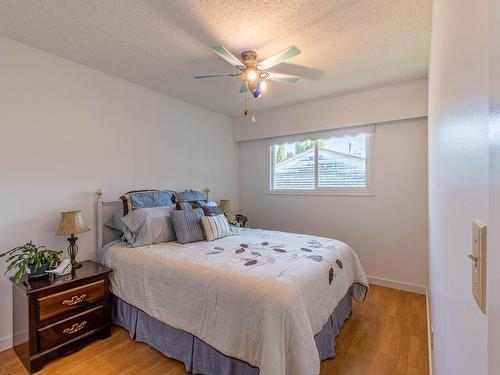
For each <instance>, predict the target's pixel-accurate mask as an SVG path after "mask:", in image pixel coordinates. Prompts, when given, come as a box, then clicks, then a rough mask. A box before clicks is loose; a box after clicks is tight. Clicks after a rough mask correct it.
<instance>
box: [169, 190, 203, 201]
mask: <svg viewBox="0 0 500 375" xmlns="http://www.w3.org/2000/svg"><path fill="white" fill-rule="evenodd" d="M175 197H176V198H177V200H179V201H205V202H206V200H207V197H206V196H205V194H203V193H202V192H201V191H196V190H184V191H181V192H180V193H175Z"/></svg>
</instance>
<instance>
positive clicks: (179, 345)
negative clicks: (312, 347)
mask: <svg viewBox="0 0 500 375" xmlns="http://www.w3.org/2000/svg"><path fill="white" fill-rule="evenodd" d="M351 290H352V287H351V288H350V289H349V291H348V292H347V294H346V295H345V296H344V298H342V299H341V300H340V302H339V303H338V305H337V307H336V308H335V310H334V311H333V314H332V315H330V318H329V319H328V321H327V322H326V324H325V325H324V326H323V329H322V330H321V331H320V332H319V333H318V334H317V335H316V336H315V337H314V339H315V341H316V347H317V348H318V353H319V357H320V359H321V360H324V359H328V358H333V357H335V337H336V336H337V335H338V334H339V332H340V328H342V326H343V325H344V321H345V320H346V319H347V318H348V317H349V315H350V314H351V311H352V298H351ZM112 320H113V323H114V324H116V325H119V326H121V327H123V328H125V329H126V330H127V331H128V332H129V335H130V338H132V339H134V340H136V341H139V342H144V343H146V344H148V345H149V346H151V347H153V348H155V349H156V350H158V351H159V352H161V353H162V354H164V355H165V356H167V357H169V358H174V359H176V360H179V361H181V362H183V363H184V365H185V366H186V371H187V372H191V373H192V374H204V375H258V374H259V369H258V368H257V367H253V366H251V365H249V364H248V363H246V362H243V361H241V360H239V359H237V358H232V357H228V356H225V355H224V354H222V353H221V352H219V351H217V350H216V349H214V348H212V347H211V346H210V345H208V344H207V343H205V342H204V341H202V340H200V339H198V338H197V337H196V336H193V335H191V334H189V333H187V332H185V331H182V330H179V329H176V328H173V327H170V326H169V325H167V324H165V323H162V322H161V321H159V320H158V319H155V318H153V317H152V316H150V315H148V314H146V313H145V312H144V311H142V310H140V309H138V308H136V307H134V306H132V305H130V304H128V303H127V302H125V301H123V300H122V299H120V298H118V297H116V296H114V295H112Z"/></svg>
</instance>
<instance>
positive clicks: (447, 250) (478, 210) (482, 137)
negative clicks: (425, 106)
mask: <svg viewBox="0 0 500 375" xmlns="http://www.w3.org/2000/svg"><path fill="white" fill-rule="evenodd" d="M487 3H488V2H487V1H468V0H439V1H435V2H434V14H433V25H432V42H431V60H430V72H429V258H430V287H431V298H430V301H431V318H432V325H433V328H434V368H435V373H436V374H438V375H448V374H450V375H461V374H463V375H468V374H486V373H487V367H488V358H487V351H488V350H487V337H488V324H487V318H486V316H485V315H483V314H482V313H481V311H480V310H479V308H478V306H477V305H476V303H475V301H474V299H473V296H472V294H471V261H470V260H469V259H468V258H467V252H468V251H469V250H470V248H471V241H472V239H471V237H472V234H471V225H472V224H471V222H472V220H473V219H479V220H480V221H482V222H483V223H485V224H488V214H489V213H488V206H489V199H488V183H489V182H488V142H489V141H488V110H489V108H488V107H489V81H488V68H489V66H488V47H489V46H488V7H487ZM489 251H490V252H492V251H498V249H493V248H492V247H491V246H489ZM496 298H498V295H497V296H496ZM495 350H496V351H497V354H495V355H496V356H498V346H497V347H496V348H495ZM496 373H497V372H496Z"/></svg>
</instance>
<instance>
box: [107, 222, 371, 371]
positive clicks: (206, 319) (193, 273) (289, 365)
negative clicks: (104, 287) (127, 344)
mask: <svg viewBox="0 0 500 375" xmlns="http://www.w3.org/2000/svg"><path fill="white" fill-rule="evenodd" d="M101 258H102V263H103V264H105V265H107V266H109V267H111V268H113V270H114V272H113V273H112V274H111V290H112V292H113V293H114V294H115V295H116V296H118V297H119V298H120V299H122V300H123V301H125V302H127V303H129V304H131V305H133V306H135V307H137V308H138V309H140V310H142V311H144V312H145V313H147V314H148V315H150V316H151V317H154V318H155V319H157V320H159V321H161V322H163V323H165V324H167V325H168V326H170V327H174V328H176V329H179V330H183V331H186V332H188V333H190V334H191V335H193V336H196V337H197V338H199V339H200V340H202V341H204V342H205V343H207V344H208V345H210V346H211V347H212V348H214V349H216V350H218V351H219V352H221V353H223V354H224V355H226V356H229V357H233V358H237V359H240V360H242V361H244V362H246V363H248V364H250V365H251V366H255V367H258V368H259V369H260V374H261V375H269V374H272V375H285V374H287V375H294V374H300V375H307V374H318V373H319V362H320V358H319V355H318V350H317V348H316V344H315V341H314V336H315V335H316V334H317V333H319V332H320V331H321V329H322V327H323V326H324V325H325V323H326V322H327V321H328V319H329V318H330V315H331V314H332V312H333V311H334V309H335V307H336V306H337V304H338V302H339V301H340V300H341V299H342V298H343V297H344V296H345V295H346V293H347V291H348V290H349V288H350V287H351V285H352V286H353V290H352V293H353V297H354V298H355V299H356V300H358V301H362V300H363V299H364V297H365V295H366V292H367V289H368V283H367V278H366V275H365V273H364V270H363V268H362V266H361V263H360V262H359V259H358V257H357V255H356V253H355V252H354V251H353V250H352V249H351V248H350V247H349V246H348V245H346V244H345V243H343V242H340V241H337V240H334V239H329V238H322V237H315V236H309V235H304V234H292V233H285V232H277V231H265V230H256V229H241V230H239V231H238V232H237V233H235V235H233V236H230V237H226V238H223V239H219V240H216V241H213V242H206V241H202V242H197V243H192V244H188V245H180V244H177V243H175V242H169V243H164V244H156V245H149V246H143V247H137V248H131V247H129V246H128V245H127V244H126V243H123V242H117V243H114V244H112V245H110V246H108V247H107V248H106V249H104V251H103V253H102V254H101Z"/></svg>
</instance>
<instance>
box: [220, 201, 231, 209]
mask: <svg viewBox="0 0 500 375" xmlns="http://www.w3.org/2000/svg"><path fill="white" fill-rule="evenodd" d="M219 207H220V208H221V210H222V211H224V212H229V211H231V201H230V200H229V199H221V200H220V201H219Z"/></svg>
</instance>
